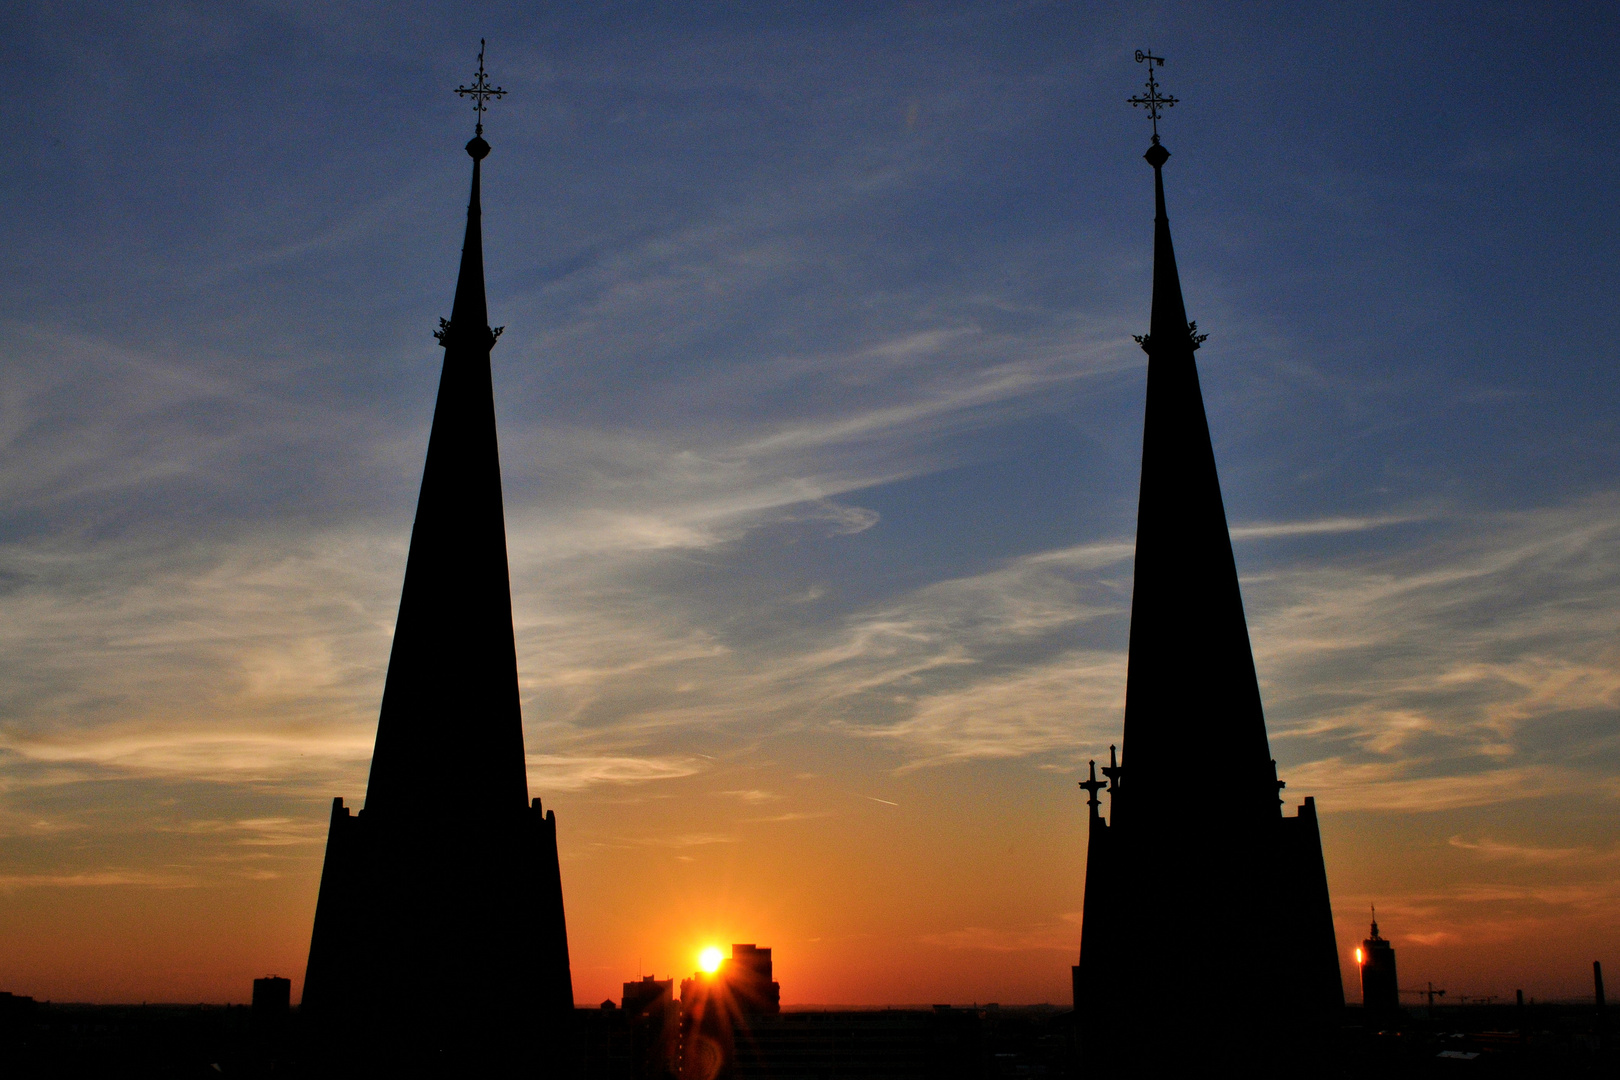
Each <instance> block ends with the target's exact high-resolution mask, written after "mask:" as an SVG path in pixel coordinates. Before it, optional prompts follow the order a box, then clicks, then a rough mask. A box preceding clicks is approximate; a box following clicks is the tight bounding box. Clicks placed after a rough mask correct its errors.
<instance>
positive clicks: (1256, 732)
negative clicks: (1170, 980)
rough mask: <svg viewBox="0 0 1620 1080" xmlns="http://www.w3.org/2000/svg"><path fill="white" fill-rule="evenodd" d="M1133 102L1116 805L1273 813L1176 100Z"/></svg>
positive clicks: (1149, 59)
mask: <svg viewBox="0 0 1620 1080" xmlns="http://www.w3.org/2000/svg"><path fill="white" fill-rule="evenodd" d="M1137 60H1138V61H1139V62H1146V63H1147V64H1148V67H1149V76H1148V83H1147V93H1146V94H1144V95H1142V96H1140V97H1137V98H1132V99H1131V102H1132V104H1135V105H1140V106H1145V107H1146V108H1147V110H1148V115H1149V118H1150V119H1151V120H1152V121H1153V125H1154V131H1153V143H1152V145H1150V146H1149V147H1148V150H1147V153H1146V154H1144V155H1143V156H1144V157H1145V158H1146V159H1147V162H1148V164H1149V165H1151V166H1153V195H1154V221H1153V313H1152V317H1151V321H1150V328H1149V332H1148V333H1147V334H1145V335H1142V336H1141V337H1139V338H1137V341H1138V342H1140V343H1141V346H1142V349H1143V351H1145V352H1146V353H1147V354H1148V380H1147V409H1146V418H1145V425H1144V430H1143V435H1142V486H1141V494H1140V503H1139V506H1138V513H1137V526H1136V566H1135V578H1136V583H1135V590H1134V595H1133V596H1132V602H1131V638H1130V661H1129V674H1128V676H1127V686H1126V697H1125V745H1124V749H1125V753H1126V755H1127V756H1128V758H1129V763H1130V766H1131V776H1132V778H1133V779H1132V790H1131V792H1130V795H1129V796H1128V799H1127V802H1126V805H1125V808H1124V809H1123V810H1122V811H1121V813H1123V814H1127V815H1136V816H1138V817H1140V816H1142V815H1146V816H1150V817H1151V816H1153V815H1154V814H1155V813H1156V810H1155V809H1154V808H1155V807H1163V806H1164V805H1165V803H1164V802H1163V795H1164V794H1165V793H1167V792H1168V791H1171V790H1174V791H1179V792H1184V793H1186V794H1188V795H1191V796H1193V798H1194V801H1204V802H1205V803H1206V805H1208V806H1211V807H1214V806H1223V807H1227V808H1229V809H1231V810H1233V811H1235V812H1238V813H1243V814H1251V813H1260V812H1263V811H1269V812H1270V813H1271V814H1273V815H1275V813H1276V806H1277V804H1276V796H1275V791H1276V788H1275V786H1274V782H1275V779H1274V775H1273V773H1272V772H1271V754H1270V752H1269V749H1268V746H1267V741H1266V729H1265V720H1264V717H1263V715H1262V712H1261V706H1260V688H1259V684H1258V681H1257V680H1256V678H1255V671H1254V659H1253V654H1252V652H1251V651H1250V646H1249V631H1248V625H1247V623H1246V621H1245V619H1244V615H1243V598H1242V596H1241V594H1240V593H1239V590H1238V578H1237V565H1236V563H1235V561H1234V560H1233V557H1232V543H1231V539H1230V536H1229V534H1228V532H1227V523H1226V509H1225V506H1224V504H1223V502H1222V499H1221V486H1220V479H1219V477H1218V476H1217V475H1216V471H1215V454H1214V450H1213V448H1212V446H1211V443H1210V436H1209V423H1208V420H1207V418H1206V416H1205V414H1204V401H1203V394H1202V391H1201V389H1200V387H1199V382H1198V368H1197V365H1196V363H1195V362H1194V360H1193V353H1194V351H1196V350H1197V349H1198V347H1199V346H1200V345H1201V344H1202V343H1203V341H1204V340H1205V338H1206V337H1207V336H1208V335H1204V334H1200V333H1198V327H1197V324H1196V323H1193V322H1190V321H1188V319H1187V309H1186V304H1185V302H1184V300H1183V298H1182V293H1181V276H1180V274H1179V273H1178V271H1177V268H1176V252H1175V245H1174V243H1173V242H1172V241H1171V237H1170V217H1169V214H1168V212H1167V211H1166V209H1165V197H1164V165H1165V163H1166V162H1167V161H1168V160H1169V159H1170V151H1168V150H1166V149H1165V148H1164V145H1163V144H1162V143H1161V142H1160V141H1159V133H1158V121H1159V119H1160V117H1161V113H1160V110H1161V108H1164V107H1168V106H1171V105H1174V104H1175V103H1176V101H1177V100H1178V99H1176V98H1173V97H1166V96H1164V95H1162V94H1161V93H1160V92H1159V85H1158V82H1157V80H1156V79H1155V78H1154V77H1153V75H1152V69H1153V67H1154V65H1156V64H1157V65H1162V64H1163V63H1164V60H1163V59H1162V58H1161V57H1157V56H1154V55H1153V54H1152V53H1142V52H1139V53H1137Z"/></svg>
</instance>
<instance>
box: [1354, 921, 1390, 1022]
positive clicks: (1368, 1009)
mask: <svg viewBox="0 0 1620 1080" xmlns="http://www.w3.org/2000/svg"><path fill="white" fill-rule="evenodd" d="M1356 952H1358V953H1359V954H1360V955H1359V956H1357V957H1356V959H1357V961H1359V963H1360V965H1361V1008H1362V1010H1363V1011H1364V1013H1365V1014H1366V1016H1367V1018H1368V1020H1369V1021H1377V1020H1383V1019H1385V1018H1387V1017H1392V1016H1395V1015H1397V1014H1398V1013H1399V1012H1400V1010H1401V996H1400V983H1399V982H1398V981H1397V980H1396V978H1395V949H1394V947H1393V946H1391V945H1390V943H1389V942H1387V941H1385V940H1384V939H1383V938H1381V937H1379V936H1378V918H1377V913H1376V912H1375V913H1374V917H1373V920H1372V933H1371V934H1369V935H1368V936H1367V938H1366V940H1364V941H1363V942H1362V943H1361V948H1359V949H1357V950H1356Z"/></svg>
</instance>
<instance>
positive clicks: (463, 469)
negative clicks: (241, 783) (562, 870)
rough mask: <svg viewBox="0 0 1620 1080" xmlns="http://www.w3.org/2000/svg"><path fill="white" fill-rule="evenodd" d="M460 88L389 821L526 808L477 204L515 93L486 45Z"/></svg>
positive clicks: (375, 804)
mask: <svg viewBox="0 0 1620 1080" xmlns="http://www.w3.org/2000/svg"><path fill="white" fill-rule="evenodd" d="M456 92H457V93H459V94H467V95H471V96H472V97H473V99H474V101H475V108H476V109H477V110H478V116H479V121H478V125H477V129H476V130H477V131H478V132H479V134H475V135H474V136H473V138H472V140H471V141H470V142H468V143H467V154H468V156H470V157H471V158H472V163H473V167H472V190H471V194H470V195H469V197H468V200H467V231H466V236H465V239H464V240H463V242H462V247H461V269H460V273H459V274H458V276H457V279H456V292H455V300H454V302H453V304H452V306H451V309H450V318H449V319H448V320H445V319H441V320H440V322H439V330H438V332H437V333H436V334H435V335H434V336H435V337H437V338H438V339H439V344H440V345H442V346H443V347H444V371H443V374H442V375H441V376H440V381H439V398H438V402H437V404H436V405H435V407H434V413H433V430H432V433H431V434H430V435H429V437H428V453H427V464H426V465H425V466H424V468H423V471H422V492H421V495H420V497H419V500H418V502H417V507H416V523H415V525H414V526H413V528H412V530H411V548H410V555H409V557H408V559H407V562H406V565H405V586H404V589H403V591H402V593H401V596H400V605H399V620H398V622H397V624H396V626H395V632H394V645H393V651H392V654H391V655H390V657H389V661H388V679H387V683H386V684H385V687H384V689H383V702H382V714H381V717H380V719H379V721H378V726H377V746H376V751H375V753H374V754H373V756H372V759H371V780H370V784H369V785H368V787H367V791H366V808H367V809H368V810H374V811H381V812H384V813H392V812H396V811H398V810H399V808H401V807H412V808H414V811H412V812H428V813H433V812H437V811H438V810H440V809H442V808H443V805H444V804H445V803H446V802H449V803H455V804H457V805H467V806H469V807H470V806H473V805H484V804H488V805H489V806H490V807H494V806H497V805H498V806H514V805H516V806H521V805H522V804H523V803H525V802H526V801H527V799H528V781H527V778H526V773H527V770H526V766H525V763H524V757H523V726H522V718H521V711H520V708H519V704H518V686H517V651H516V648H515V643H514V641H513V636H512V596H511V583H510V579H509V576H508V572H507V562H506V520H505V513H504V510H503V508H502V504H501V464H500V451H499V448H498V446H497V445H496V437H495V398H494V388H493V384H492V379H491V374H490V351H491V350H492V349H493V348H494V345H495V341H496V339H497V338H498V337H499V336H500V328H491V327H490V325H489V308H488V303H487V301H486V299H485V295H484V244H483V230H482V222H481V216H482V208H481V205H480V198H479V194H480V193H479V187H480V181H481V172H482V167H483V161H484V159H485V158H486V157H488V156H489V152H490V146H489V143H487V142H485V141H484V137H483V135H482V134H481V133H482V131H483V126H484V125H483V109H484V107H485V103H486V102H487V101H488V100H489V99H490V98H492V97H498V96H500V95H502V94H504V93H505V91H504V90H501V89H500V88H498V87H490V86H489V83H488V78H487V75H486V73H485V71H484V53H483V49H482V43H480V49H479V53H478V74H477V77H476V78H475V80H474V82H473V84H472V86H471V87H465V86H463V87H458V88H457V91H456Z"/></svg>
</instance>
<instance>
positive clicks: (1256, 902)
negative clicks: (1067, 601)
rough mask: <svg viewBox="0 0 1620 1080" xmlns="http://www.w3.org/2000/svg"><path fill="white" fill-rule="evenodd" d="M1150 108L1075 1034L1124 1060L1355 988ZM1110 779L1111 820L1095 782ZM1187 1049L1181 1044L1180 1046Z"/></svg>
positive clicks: (1152, 83)
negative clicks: (1142, 248)
mask: <svg viewBox="0 0 1620 1080" xmlns="http://www.w3.org/2000/svg"><path fill="white" fill-rule="evenodd" d="M1137 58H1138V60H1146V61H1147V63H1148V70H1149V77H1148V84H1147V85H1148V93H1147V94H1146V95H1144V96H1143V97H1141V98H1138V99H1135V100H1136V101H1137V102H1138V103H1140V104H1145V105H1148V107H1149V110H1150V113H1151V114H1152V116H1153V118H1154V133H1153V143H1152V145H1151V146H1150V147H1149V148H1148V151H1147V153H1146V155H1145V157H1146V159H1147V162H1148V164H1149V165H1151V166H1152V167H1153V179H1154V197H1155V207H1156V212H1155V218H1154V248H1153V313H1152V320H1151V325H1150V329H1149V333H1148V334H1146V335H1144V336H1143V337H1141V338H1139V339H1138V340H1139V341H1140V342H1141V345H1142V349H1143V351H1144V352H1146V353H1147V355H1148V367H1147V406H1146V411H1145V418H1144V431H1143V437H1142V479H1141V492H1140V501H1139V504H1138V511H1137V526H1136V563H1135V587H1134V593H1133V596H1132V600H1131V630H1130V659H1129V668H1128V674H1127V676H1126V691H1125V731H1124V738H1123V740H1122V743H1123V754H1122V755H1121V757H1120V759H1119V760H1117V761H1114V760H1111V761H1110V765H1109V767H1108V768H1106V769H1104V770H1103V772H1104V775H1105V776H1106V777H1107V780H1106V782H1105V781H1099V780H1097V778H1096V768H1095V763H1093V766H1092V772H1091V776H1090V778H1089V779H1088V780H1087V781H1086V782H1085V784H1083V785H1082V786H1083V787H1085V788H1086V789H1087V790H1088V792H1089V794H1090V802H1089V812H1090V821H1091V825H1090V842H1089V850H1088V853H1087V858H1086V887H1085V900H1084V905H1085V906H1084V917H1083V918H1084V922H1083V926H1082V931H1081V946H1080V963H1079V965H1078V966H1077V967H1075V968H1074V1001H1075V1010H1076V1019H1077V1023H1078V1026H1079V1031H1080V1040H1081V1041H1080V1052H1081V1055H1082V1059H1083V1060H1084V1061H1085V1062H1086V1063H1087V1064H1088V1065H1095V1066H1097V1067H1108V1068H1110V1069H1113V1070H1114V1071H1116V1072H1119V1073H1122V1074H1125V1075H1130V1074H1133V1073H1153V1072H1159V1071H1164V1070H1166V1069H1170V1070H1172V1071H1173V1070H1174V1069H1177V1068H1184V1067H1185V1066H1187V1064H1188V1062H1190V1061H1193V1060H1207V1059H1208V1058H1209V1057H1210V1055H1216V1056H1221V1055H1225V1054H1228V1053H1230V1054H1241V1055H1243V1059H1244V1060H1247V1061H1250V1062H1255V1061H1258V1060H1260V1058H1259V1057H1257V1056H1256V1055H1270V1054H1279V1055H1284V1056H1291V1055H1296V1054H1297V1053H1298V1052H1307V1051H1308V1047H1309V1046H1310V1044H1311V1043H1312V1042H1313V1040H1314V1039H1315V1038H1316V1037H1318V1036H1319V1035H1322V1034H1323V1033H1325V1032H1327V1031H1330V1030H1331V1029H1332V1027H1333V1026H1334V1021H1335V1020H1336V1018H1337V1016H1338V1014H1339V1012H1340V1011H1341V1010H1342V1007H1343V1003H1344V991H1343V986H1342V984H1341V982H1340V978H1339V965H1338V950H1337V946H1336V943H1335V940H1334V933H1333V921H1332V913H1331V910H1330V907H1329V903H1328V889H1327V875H1326V871H1325V867H1324V863H1323V858H1322V845H1321V839H1320V835H1319V833H1318V830H1317V822H1316V806H1315V802H1314V801H1313V800H1312V799H1309V798H1307V799H1306V800H1305V801H1304V804H1303V805H1302V806H1300V807H1299V809H1298V812H1297V813H1296V814H1295V815H1293V816H1287V815H1285V814H1283V812H1282V809H1281V802H1282V800H1281V799H1280V798H1279V797H1278V796H1279V792H1280V789H1281V788H1282V786H1283V785H1282V783H1281V782H1280V781H1279V780H1278V779H1277V772H1276V763H1275V762H1274V761H1273V760H1272V758H1271V753H1270V750H1269V747H1268V743H1267V737H1266V724H1265V717H1264V714H1263V712H1262V709H1261V702H1260V688H1259V683H1258V680H1257V679H1256V676H1255V667H1254V659H1253V654H1252V652H1251V649H1250V644H1249V632H1248V625H1247V622H1246V620H1245V618H1244V612H1243V598H1242V595H1241V593H1240V591H1239V587H1238V575H1237V567H1236V564H1235V561H1234V559H1233V555H1232V543H1231V537H1230V534H1229V532H1228V530H1227V522H1226V510H1225V506H1224V504H1223V502H1222V498H1221V488H1220V480H1219V478H1218V476H1217V475H1216V469H1215V455H1214V451H1213V449H1212V446H1211V443H1210V434H1209V424H1208V421H1207V418H1206V416H1205V413H1204V404H1203V397H1202V392H1201V390H1200V387H1199V378H1198V368H1197V365H1196V364H1195V362H1194V360H1193V353H1194V352H1195V350H1197V349H1198V347H1199V345H1200V343H1201V342H1202V341H1203V340H1204V335H1200V334H1198V333H1197V328H1196V325H1195V324H1193V323H1191V322H1189V321H1188V319H1187V313H1186V309H1185V306H1184V304H1183V300H1182V293H1181V282H1180V278H1179V275H1178V274H1177V271H1176V258H1175V251H1174V248H1173V246H1172V244H1171V239H1170V221H1169V217H1168V215H1167V214H1166V212H1165V195H1164V165H1165V162H1166V161H1167V160H1168V159H1169V157H1170V152H1169V151H1168V150H1166V149H1165V148H1164V146H1163V145H1161V143H1160V141H1159V134H1158V130H1157V120H1158V118H1159V113H1158V110H1159V107H1160V105H1165V104H1170V103H1172V102H1173V99H1170V98H1166V97H1163V96H1162V95H1161V94H1160V93H1159V84H1158V83H1157V81H1156V79H1155V77H1154V75H1153V66H1154V64H1155V63H1159V62H1160V61H1159V59H1158V58H1157V57H1153V56H1151V55H1149V54H1142V53H1138V54H1137ZM1103 789H1106V790H1107V792H1108V794H1109V813H1108V818H1107V820H1106V821H1105V820H1104V818H1103V816H1102V814H1101V812H1100V810H1099V804H1100V800H1099V799H1098V797H1097V793H1098V791H1099V790H1103ZM1171 1063H1177V1064H1171Z"/></svg>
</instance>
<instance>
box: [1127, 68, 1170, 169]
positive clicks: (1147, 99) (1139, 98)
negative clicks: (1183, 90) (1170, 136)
mask: <svg viewBox="0 0 1620 1080" xmlns="http://www.w3.org/2000/svg"><path fill="white" fill-rule="evenodd" d="M1136 62H1137V63H1138V64H1146V65H1147V66H1148V81H1147V84H1146V85H1147V93H1145V94H1138V95H1136V96H1135V97H1133V98H1130V99H1129V100H1130V103H1131V104H1132V105H1142V106H1145V107H1146V108H1147V111H1148V119H1149V120H1152V121H1153V145H1154V146H1158V145H1159V117H1160V116H1161V115H1163V114H1162V113H1161V112H1160V111H1159V110H1160V107H1161V106H1162V107H1163V108H1166V109H1168V108H1169V107H1170V106H1172V105H1174V104H1175V103H1176V102H1177V101H1179V100H1181V99H1180V98H1173V97H1167V96H1165V95H1163V94H1160V93H1159V80H1157V79H1155V78H1154V77H1153V65H1154V64H1158V65H1159V66H1160V67H1164V57H1162V56H1154V55H1153V54H1152V53H1151V52H1143V51H1142V50H1141V49H1137V50H1136Z"/></svg>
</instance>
